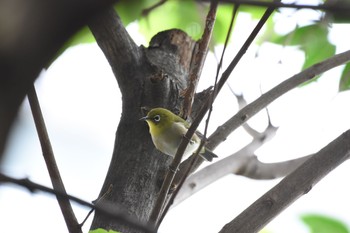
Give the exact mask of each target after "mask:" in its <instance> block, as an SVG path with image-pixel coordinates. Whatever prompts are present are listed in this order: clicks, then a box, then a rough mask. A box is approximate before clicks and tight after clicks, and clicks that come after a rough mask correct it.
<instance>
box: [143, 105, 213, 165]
mask: <svg viewBox="0 0 350 233" xmlns="http://www.w3.org/2000/svg"><path fill="white" fill-rule="evenodd" d="M140 120H145V121H146V122H147V124H148V126H149V132H150V134H151V137H152V141H153V144H154V145H155V147H156V148H157V149H158V150H160V151H161V152H163V153H164V154H167V155H170V156H172V157H174V156H175V154H176V151H177V149H178V147H179V145H180V143H181V140H182V138H183V137H184V136H185V134H186V132H187V130H188V128H189V127H190V125H189V123H188V122H187V121H185V120H184V119H182V118H181V117H179V116H177V115H175V114H174V113H172V112H171V111H169V110H167V109H165V108H154V109H152V110H151V111H149V112H148V114H147V116H145V117H142V118H141V119H140ZM199 135H200V134H199V133H197V132H196V133H195V134H193V136H192V138H191V140H190V142H189V143H188V145H187V147H186V150H185V152H184V156H183V158H187V157H189V156H190V155H192V154H193V153H194V152H196V150H197V149H198V147H199V144H200V142H201V139H200V137H199ZM199 155H201V157H203V158H204V159H205V160H207V161H212V160H213V158H216V157H218V156H217V155H216V154H214V153H213V152H211V151H210V150H208V149H207V148H205V147H203V148H202V149H201V151H200V153H199Z"/></svg>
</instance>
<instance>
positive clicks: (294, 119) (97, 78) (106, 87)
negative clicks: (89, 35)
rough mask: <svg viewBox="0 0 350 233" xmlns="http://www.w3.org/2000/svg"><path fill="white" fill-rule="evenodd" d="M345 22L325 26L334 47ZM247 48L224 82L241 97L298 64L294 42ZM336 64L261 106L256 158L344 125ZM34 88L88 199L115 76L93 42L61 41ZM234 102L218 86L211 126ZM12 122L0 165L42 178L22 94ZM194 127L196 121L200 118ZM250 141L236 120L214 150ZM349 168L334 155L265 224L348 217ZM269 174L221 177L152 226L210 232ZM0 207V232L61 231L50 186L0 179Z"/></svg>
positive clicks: (294, 148)
mask: <svg viewBox="0 0 350 233" xmlns="http://www.w3.org/2000/svg"><path fill="white" fill-rule="evenodd" d="M298 14H299V13H298ZM309 14H310V13H307V14H306V16H303V17H309V18H308V20H311V19H312V17H313V15H312V14H310V15H309ZM247 17H248V16H240V18H239V20H242V21H246V23H245V24H244V26H239V25H240V23H239V22H238V23H237V26H238V27H237V28H236V31H235V33H234V35H233V36H234V37H233V41H235V43H234V44H235V46H230V47H229V48H228V49H227V61H230V57H233V56H234V55H235V54H236V51H237V49H238V48H239V47H240V46H241V44H242V43H243V41H244V39H245V38H246V37H247V35H248V34H249V33H250V30H251V29H252V27H253V26H254V25H255V23H248V21H247V19H248V18H247ZM291 20H292V21H291ZM306 21H307V20H306ZM300 23H303V22H300ZM241 25H242V24H241ZM282 25H283V27H282ZM286 25H290V27H293V25H295V19H294V21H293V17H289V18H282V19H280V22H279V24H277V26H278V27H280V28H281V30H282V31H283V30H287V29H286V27H285V26H286ZM128 30H129V31H130V33H131V34H132V36H133V38H135V40H136V41H137V43H139V44H141V43H145V42H144V41H143V39H142V38H141V37H140V35H138V33H137V25H135V24H133V25H131V26H130V27H128ZM289 30H290V29H289ZM344 31H349V27H346V26H344V25H337V26H334V27H333V29H332V33H331V35H330V38H331V40H332V41H333V42H334V43H336V44H337V45H338V47H337V53H339V52H342V51H345V50H346V49H348V48H349V46H348V42H349V41H350V38H349V37H350V36H349V35H344ZM238 35H239V36H238ZM217 52H218V53H219V52H220V49H219V48H218V50H217ZM256 53H257V47H256V46H253V47H251V48H250V49H249V51H248V52H247V54H246V55H245V56H244V58H243V59H242V61H241V63H240V65H238V67H237V69H236V70H235V71H234V72H233V73H232V75H231V76H232V77H231V78H230V80H229V84H230V85H231V86H232V88H233V89H234V90H235V91H236V92H237V93H243V94H244V96H245V97H246V99H247V101H248V102H251V101H252V100H254V99H256V98H257V97H259V96H260V95H261V91H262V92H266V91H268V90H269V89H270V88H272V87H274V86H275V85H276V84H278V83H280V82H282V81H283V80H285V79H287V78H288V77H290V76H292V75H293V74H295V73H297V72H298V71H299V70H300V68H301V66H302V63H303V54H302V53H301V52H299V51H298V50H297V49H296V48H282V47H279V46H277V45H272V44H264V45H263V46H262V47H261V48H260V49H259V50H258V54H259V56H258V57H256V56H255V55H256ZM279 61H281V63H279ZM209 64H210V65H211V66H210V65H209ZM215 64H216V60H215V59H214V57H213V55H210V56H209V57H208V59H207V65H206V67H210V68H207V69H206V70H205V71H204V72H203V75H202V76H203V77H202V79H201V82H200V84H199V87H198V91H201V90H202V89H204V88H206V87H207V86H209V85H212V83H213V78H214V73H215V70H214V69H215V67H216V65H215ZM226 65H227V64H226ZM213 67H214V69H213ZM340 72H341V68H337V69H334V70H332V71H330V72H327V73H326V74H325V75H323V76H322V78H321V79H319V80H318V81H317V82H314V83H312V84H310V85H308V86H305V87H302V88H297V89H295V90H293V91H291V92H289V93H287V94H286V95H284V96H283V97H282V98H280V99H278V100H277V101H275V102H274V103H272V104H271V105H270V106H269V112H270V117H271V120H272V123H273V124H274V125H275V126H278V127H279V130H278V132H277V135H276V136H275V138H274V139H273V140H272V141H270V142H268V143H266V144H265V145H264V146H263V147H262V148H261V149H259V150H258V151H257V155H258V156H259V158H261V160H263V161H265V162H271V161H283V160H286V159H291V158H295V157H300V156H303V155H307V154H309V153H313V152H317V151H318V150H320V149H321V148H322V147H324V146H326V145H327V144H328V143H329V142H331V141H332V140H333V139H335V138H336V137H338V136H339V135H340V134H341V133H342V132H344V131H346V130H347V129H349V128H350V121H349V119H350V110H349V108H348V106H349V99H350V92H349V91H347V92H342V93H338V91H337V90H338V83H339V78H340ZM36 87H37V92H38V96H39V101H40V103H41V107H42V110H43V114H44V117H45V121H46V125H47V128H48V132H49V135H50V138H51V143H52V145H53V150H54V153H55V155H56V159H57V162H58V165H59V168H60V171H61V174H62V177H63V181H64V183H65V186H66V189H67V191H68V193H70V194H72V195H75V196H77V197H80V198H82V199H84V200H87V201H92V200H94V199H96V197H97V196H98V193H99V192H100V188H101V186H102V183H103V180H104V178H105V175H106V172H107V169H108V166H109V162H110V159H111V154H112V150H113V144H114V135H115V131H116V128H117V125H118V119H119V117H120V114H121V112H120V111H121V96H120V93H119V90H118V85H117V83H116V81H115V78H114V76H113V74H112V72H111V69H110V67H109V65H108V63H107V61H106V59H105V57H104V55H103V54H102V52H101V51H100V49H99V48H98V46H97V45H96V44H90V45H79V46H76V47H74V48H71V49H68V50H67V51H66V52H65V53H64V54H63V55H62V56H61V57H60V58H58V59H57V61H55V63H54V64H53V65H52V66H51V67H50V68H49V69H48V70H47V71H44V72H42V74H41V75H40V78H39V79H38V80H37V82H36ZM236 111H237V103H236V100H235V98H234V96H233V95H232V93H231V92H230V91H229V88H228V87H225V88H223V91H222V93H221V94H220V95H219V97H218V98H217V100H216V102H215V105H214V113H213V116H212V120H211V123H210V132H212V131H213V130H215V129H216V128H217V126H219V125H220V124H222V123H223V122H224V121H225V120H227V119H228V118H230V117H231V116H232V115H233V114H234V113H236ZM15 123H16V124H15V127H14V128H13V131H12V134H11V140H10V143H9V146H8V148H7V151H6V154H7V158H6V161H5V164H3V166H2V169H3V171H5V172H6V173H7V174H9V175H11V176H14V177H17V178H25V177H28V178H30V179H31V180H32V181H34V182H37V183H39V184H43V185H47V186H51V184H50V180H49V176H48V174H47V170H46V167H45V164H44V160H43V158H42V155H41V149H40V146H39V141H38V139H37V135H36V131H35V128H34V123H33V120H32V117H31V113H30V110H29V106H28V103H27V100H26V101H25V102H24V104H23V106H22V108H21V111H20V113H19V115H18V119H17V120H16V122H15ZM249 123H251V125H252V126H255V127H256V129H259V130H263V129H264V127H265V126H266V124H267V121H266V113H265V111H262V112H261V113H260V114H258V115H257V116H256V117H254V118H253V119H252V120H250V121H249ZM201 127H202V128H201V129H203V125H202V126H201ZM210 132H209V133H210ZM249 141H250V137H249V136H248V135H247V134H246V133H245V132H244V130H242V129H241V128H240V129H238V130H236V131H235V132H234V133H233V134H232V135H231V136H230V137H229V138H228V139H227V141H226V142H225V143H224V144H222V145H221V146H220V147H219V148H218V149H217V150H216V151H215V152H216V153H217V154H218V155H220V156H222V157H225V156H227V155H229V154H231V153H233V152H235V151H236V150H238V149H240V148H241V147H242V146H244V145H245V144H247V143H248V142H249ZM349 170H350V164H349V162H345V163H344V164H342V165H341V166H340V167H338V168H337V169H336V170H335V171H333V172H332V173H331V174H330V175H329V176H327V177H326V178H325V179H323V180H322V181H321V182H320V183H319V184H317V185H316V186H315V187H314V188H313V189H312V190H311V191H310V192H309V193H308V194H307V195H305V196H303V197H302V198H300V199H299V200H298V201H296V202H295V203H294V204H292V205H291V206H290V207H289V208H288V209H287V210H286V211H285V212H283V213H282V214H281V215H279V216H278V217H277V218H276V219H274V220H273V221H272V222H271V223H270V224H269V225H268V226H267V227H266V229H267V230H269V231H270V232H273V233H280V232H283V233H295V232H299V233H307V232H308V230H307V229H306V228H305V226H304V225H302V224H301V222H300V220H299V216H300V215H301V214H306V213H319V214H326V215H329V216H332V217H335V218H338V219H340V220H342V221H344V222H345V223H347V224H348V225H350V215H349V207H350V201H349V196H350V189H349V188H348V185H347V183H348V182H347V180H348V179H347V177H348V176H349ZM278 181H279V180H273V181H255V180H251V179H247V178H244V177H240V176H236V175H229V176H226V177H225V178H223V179H221V180H219V181H218V182H216V183H214V184H212V185H211V186H209V187H208V188H206V189H205V190H203V191H201V192H200V193H198V194H196V195H194V196H192V197H191V198H190V199H188V200H186V201H185V202H183V203H182V204H181V205H179V206H177V207H176V208H174V209H172V210H171V211H170V213H169V214H168V216H167V217H166V219H165V220H164V222H163V225H162V227H161V228H160V231H159V232H163V233H177V232H183V233H193V232H201V233H212V232H218V231H219V230H220V229H221V228H222V227H223V225H224V224H226V223H227V222H228V221H230V220H231V219H233V218H234V217H235V216H236V215H237V214H239V213H240V212H241V211H242V210H244V209H245V208H247V207H248V206H249V205H250V204H251V203H252V202H253V201H255V200H256V199H257V198H259V197H260V196H261V195H262V194H264V193H265V192H266V191H268V190H269V189H270V188H271V187H273V186H274V185H275V184H277V183H278ZM0 210H1V211H0V219H1V232H35V233H41V232H43V233H44V232H51V233H56V232H57V233H58V232H67V229H66V226H65V223H64V220H63V217H62V215H61V213H60V210H59V208H58V205H57V201H56V200H55V198H54V197H53V196H51V195H46V194H43V193H40V192H38V193H35V194H31V193H29V192H28V191H27V190H25V189H23V188H20V187H18V186H14V185H1V186H0ZM74 210H75V212H76V215H77V218H78V220H79V222H81V221H82V220H83V219H84V217H85V215H86V214H87V213H88V211H89V210H88V209H86V208H82V207H80V206H79V205H74ZM90 221H91V219H90ZM90 221H88V223H86V225H85V226H84V228H83V230H84V232H87V231H88V229H89V226H90ZM39 227H40V228H39Z"/></svg>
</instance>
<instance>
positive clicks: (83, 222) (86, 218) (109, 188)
mask: <svg viewBox="0 0 350 233" xmlns="http://www.w3.org/2000/svg"><path fill="white" fill-rule="evenodd" d="M112 189H113V185H112V184H110V185H109V187H108V189H107V191H106V192H105V193H104V194H103V195H102V196H101V197H100V198H98V199H97V200H96V201H93V202H92V203H94V205H95V206H96V205H98V204H99V202H100V201H101V200H103V199H104V198H105V197H106V196H107V195H109V194H110V193H111V192H112ZM94 210H95V208H92V209H91V210H90V211H89V213H88V214H87V215H86V217H85V218H84V220H83V221H82V222H81V223H80V224H79V225H80V227H83V226H84V224H85V222H86V221H87V220H88V218H89V217H90V215H91V214H92V213H93V212H94Z"/></svg>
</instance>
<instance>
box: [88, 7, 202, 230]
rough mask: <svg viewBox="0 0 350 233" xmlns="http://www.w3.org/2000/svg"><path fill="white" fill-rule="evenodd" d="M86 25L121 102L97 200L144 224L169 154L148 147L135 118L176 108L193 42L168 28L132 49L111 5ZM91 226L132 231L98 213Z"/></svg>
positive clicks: (146, 135) (144, 128)
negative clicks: (109, 69)
mask: <svg viewBox="0 0 350 233" xmlns="http://www.w3.org/2000/svg"><path fill="white" fill-rule="evenodd" d="M89 26H90V29H91V31H92V32H93V34H94V36H95V38H96V40H97V42H98V44H99V46H100V47H101V49H102V50H103V52H104V53H105V55H106V57H107V59H108V61H109V63H110V65H111V67H112V69H113V72H114V74H115V76H116V79H117V81H118V84H119V88H120V90H121V93H122V102H123V106H122V116H121V119H120V122H119V126H118V129H117V133H116V139H115V145H114V152H113V156H112V160H111V163H110V167H109V170H108V173H107V176H106V179H105V182H104V185H103V187H102V190H101V192H100V197H102V196H103V198H101V199H100V200H99V202H100V203H102V204H103V205H104V204H109V205H112V206H113V205H118V206H122V207H124V208H125V209H126V210H127V211H128V214H129V215H131V216H134V217H135V218H137V219H138V220H140V221H142V222H147V221H148V220H149V216H150V213H151V211H152V208H153V206H154V203H155V200H156V198H157V194H158V192H159V190H160V186H161V184H162V181H163V178H164V175H165V172H166V170H167V169H168V166H169V164H170V162H171V157H169V156H167V155H164V154H162V153H160V152H158V151H157V150H156V149H155V147H154V146H153V143H152V141H151V137H150V135H149V133H148V126H147V124H145V123H144V122H141V121H139V118H141V117H142V116H144V114H145V113H143V112H142V111H141V108H142V107H150V108H153V107H165V108H168V109H170V110H172V111H174V112H178V111H179V109H180V105H181V102H182V97H181V93H182V92H183V91H184V90H185V88H186V87H187V77H188V73H189V67H190V64H191V59H192V51H193V49H194V47H195V44H196V43H195V42H194V41H193V40H192V39H190V38H189V37H188V36H187V35H186V34H185V33H184V32H182V31H180V30H169V31H165V32H161V33H159V34H157V35H156V36H155V37H154V38H153V39H152V41H151V42H150V45H149V47H148V48H144V47H143V46H141V47H137V46H136V45H135V44H134V42H133V41H132V39H131V38H130V37H129V35H128V33H127V32H126V30H125V28H124V27H123V26H122V24H121V21H120V19H119V17H118V16H117V14H116V13H115V12H114V10H113V9H109V10H108V11H106V12H103V14H101V15H100V16H99V17H98V18H96V19H95V20H94V21H93V22H91V23H90V25H89ZM109 187H112V189H111V191H110V192H108V194H106V192H107V190H108V188H109ZM105 194H106V195H105ZM96 228H104V229H113V230H117V231H121V232H123V233H127V232H137V231H136V230H135V229H131V227H129V226H126V225H123V223H120V222H116V221H115V220H113V219H108V218H106V217H105V216H103V215H101V214H99V213H98V212H96V214H95V217H94V219H93V223H92V226H91V229H96Z"/></svg>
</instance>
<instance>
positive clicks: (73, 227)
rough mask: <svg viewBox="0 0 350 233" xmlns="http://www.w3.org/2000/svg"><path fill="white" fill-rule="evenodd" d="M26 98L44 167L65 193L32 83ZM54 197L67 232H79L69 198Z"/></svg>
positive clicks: (53, 181)
mask: <svg viewBox="0 0 350 233" xmlns="http://www.w3.org/2000/svg"><path fill="white" fill-rule="evenodd" d="M28 100H29V104H30V108H31V110H32V115H33V118H34V122H35V127H36V130H37V132H38V137H39V141H40V145H41V149H42V152H43V156H44V159H45V163H46V167H47V170H48V172H49V174H50V179H51V183H52V186H53V188H54V189H55V190H57V191H59V192H62V193H64V194H66V190H65V188H64V184H63V181H62V178H61V175H60V172H59V170H58V166H57V163H56V160H55V156H54V154H53V150H52V147H51V143H50V139H49V135H48V133H47V130H46V126H45V122H44V118H43V115H42V112H41V109H40V105H39V101H38V97H37V94H36V92H35V87H34V85H32V87H31V88H30V90H29V92H28ZM56 197H57V201H58V204H59V206H60V208H61V211H62V215H63V217H64V220H65V221H66V225H67V228H68V230H69V232H71V233H72V232H77V233H81V232H82V231H81V228H80V226H79V223H78V221H77V219H76V217H75V215H74V212H73V209H72V206H71V204H70V202H69V200H68V199H67V198H65V197H60V196H56Z"/></svg>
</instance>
